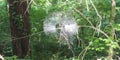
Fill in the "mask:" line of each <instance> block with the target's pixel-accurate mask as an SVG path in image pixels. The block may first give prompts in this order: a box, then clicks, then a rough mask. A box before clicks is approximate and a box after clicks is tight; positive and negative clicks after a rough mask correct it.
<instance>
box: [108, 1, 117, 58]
mask: <svg viewBox="0 0 120 60" xmlns="http://www.w3.org/2000/svg"><path fill="white" fill-rule="evenodd" d="M115 7H116V2H115V0H111V14H110V26H111V32H110V33H111V34H110V37H112V38H111V41H110V45H111V46H110V47H109V53H108V60H113V54H114V49H113V46H112V45H113V42H114V41H115V30H114V27H113V24H114V19H115V15H116V10H115Z"/></svg>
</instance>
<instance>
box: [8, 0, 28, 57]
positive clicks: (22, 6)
mask: <svg viewBox="0 0 120 60" xmlns="http://www.w3.org/2000/svg"><path fill="white" fill-rule="evenodd" d="M7 1H8V5H9V17H10V29H11V38H12V48H13V54H14V55H16V56H18V57H19V58H24V57H25V56H26V55H27V54H28V53H29V36H28V35H29V33H30V23H29V19H28V10H27V8H28V5H27V1H26V0H7Z"/></svg>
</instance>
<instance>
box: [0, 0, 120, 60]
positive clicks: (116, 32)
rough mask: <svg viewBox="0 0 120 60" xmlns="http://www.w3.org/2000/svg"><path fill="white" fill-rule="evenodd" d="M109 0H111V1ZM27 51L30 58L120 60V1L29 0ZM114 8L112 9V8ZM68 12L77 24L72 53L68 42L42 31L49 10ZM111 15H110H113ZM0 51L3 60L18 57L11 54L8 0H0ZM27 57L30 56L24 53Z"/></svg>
mask: <svg viewBox="0 0 120 60" xmlns="http://www.w3.org/2000/svg"><path fill="white" fill-rule="evenodd" d="M111 1H112V2H111ZM30 2H32V3H30V4H29V18H30V20H29V21H30V24H31V34H30V35H29V37H30V50H31V58H32V59H33V60H72V59H73V58H74V59H75V60H97V59H103V60H105V59H109V58H112V59H115V60H119V59H120V0H115V3H116V5H115V6H113V7H112V3H113V2H114V0H31V1H30ZM113 10H115V11H113ZM56 11H62V12H71V13H72V15H73V16H74V18H75V20H76V22H77V24H78V25H79V26H80V28H79V32H78V35H77V39H78V40H79V44H78V46H76V44H77V43H76V42H74V44H73V46H72V47H73V49H72V50H73V51H74V53H75V56H73V54H72V52H71V51H70V50H69V49H68V47H67V45H60V44H59V43H58V42H57V39H55V38H53V37H50V36H47V35H45V34H44V32H43V21H44V19H45V17H46V16H48V14H49V13H52V12H56ZM112 15H113V16H112ZM0 53H1V54H3V55H4V57H5V58H6V60H10V59H11V60H12V59H17V57H16V56H15V55H13V53H12V46H11V36H10V27H9V16H8V10H7V2H6V1H5V0H0ZM26 58H27V59H30V57H29V56H26ZM118 58H119V59H118Z"/></svg>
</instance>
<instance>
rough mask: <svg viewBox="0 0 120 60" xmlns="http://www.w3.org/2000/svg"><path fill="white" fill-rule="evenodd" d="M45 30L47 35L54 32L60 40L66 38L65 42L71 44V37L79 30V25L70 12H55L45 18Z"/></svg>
mask: <svg viewBox="0 0 120 60" xmlns="http://www.w3.org/2000/svg"><path fill="white" fill-rule="evenodd" d="M44 32H45V34H46V35H49V34H53V35H55V36H57V38H58V39H59V41H60V40H65V43H67V44H68V45H70V44H71V40H73V39H72V38H71V37H73V36H75V35H76V34H77V32H78V26H77V23H76V21H75V19H74V17H73V16H71V15H70V14H69V13H64V12H54V13H52V14H50V15H49V16H48V17H46V19H45V20H44ZM60 43H61V41H60ZM69 48H70V47H69Z"/></svg>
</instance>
